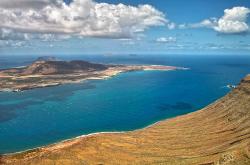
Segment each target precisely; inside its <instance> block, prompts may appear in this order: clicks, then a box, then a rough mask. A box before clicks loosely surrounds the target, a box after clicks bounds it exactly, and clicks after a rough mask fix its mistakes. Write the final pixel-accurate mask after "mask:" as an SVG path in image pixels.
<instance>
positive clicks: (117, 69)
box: [0, 60, 185, 92]
mask: <svg viewBox="0 0 250 165" xmlns="http://www.w3.org/2000/svg"><path fill="white" fill-rule="evenodd" d="M176 69H185V68H181V67H174V66H160V65H105V64H95V63H90V62H87V61H80V60H78V61H77V60H76V61H55V60H48V61H46V60H38V61H35V62H34V63H32V64H31V65H29V66H25V67H19V68H10V69H4V70H0V91H15V92H18V91H22V90H27V89H33V88H42V87H48V86H57V85H60V84H67V83H76V82H81V81H84V80H88V79H105V78H109V77H112V76H115V75H117V74H119V73H122V72H131V71H140V70H145V71H146V70H164V71H168V70H176Z"/></svg>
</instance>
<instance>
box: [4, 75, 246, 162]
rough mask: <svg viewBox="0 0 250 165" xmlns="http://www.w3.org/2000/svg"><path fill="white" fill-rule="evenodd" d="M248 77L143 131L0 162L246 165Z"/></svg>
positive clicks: (52, 147) (83, 140)
mask: <svg viewBox="0 0 250 165" xmlns="http://www.w3.org/2000/svg"><path fill="white" fill-rule="evenodd" d="M249 119H250V75H248V76H247V77H245V78H244V79H243V80H242V81H241V83H240V84H239V85H238V86H237V87H236V88H235V89H232V91H231V92H230V93H229V94H227V95H226V96H224V97H223V98H221V99H219V100H217V101H215V102H214V103H212V104H211V105H208V106H207V107H205V108H203V109H201V110H200V111H197V112H193V113H190V114H187V115H183V116H178V117H176V118H173V119H167V120H164V121H161V122H158V123H156V124H154V125H151V126H149V127H147V128H144V129H140V130H135V131H130V132H121V133H99V134H92V135H87V136H81V137H77V138H75V139H71V140H66V141H63V142H59V143H57V144H52V145H49V146H45V147H41V148H37V149H32V150H28V151H24V152H20V153H15V154H7V155H2V156H0V164H1V163H2V164H6V165H8V164H13V165H14V164H22V165H28V164H30V165H31V164H36V165H54V164H72V165H76V164H79V165H82V164H167V165H175V164H176V165H177V164H178V165H236V164H237V165H249V164H250V120H249Z"/></svg>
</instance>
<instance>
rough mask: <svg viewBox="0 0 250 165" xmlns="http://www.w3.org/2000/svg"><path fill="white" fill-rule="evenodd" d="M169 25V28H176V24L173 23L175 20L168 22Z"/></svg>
mask: <svg viewBox="0 0 250 165" xmlns="http://www.w3.org/2000/svg"><path fill="white" fill-rule="evenodd" d="M167 27H168V29H169V30H173V29H175V28H176V24H175V23H173V22H170V23H169V24H167Z"/></svg>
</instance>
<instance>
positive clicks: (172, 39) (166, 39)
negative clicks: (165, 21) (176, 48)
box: [156, 37, 176, 43]
mask: <svg viewBox="0 0 250 165" xmlns="http://www.w3.org/2000/svg"><path fill="white" fill-rule="evenodd" d="M156 42H159V43H171V42H176V38H175V37H160V38H157V39H156Z"/></svg>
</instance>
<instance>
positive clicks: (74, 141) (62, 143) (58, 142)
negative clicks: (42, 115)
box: [0, 98, 220, 156]
mask: <svg viewBox="0 0 250 165" xmlns="http://www.w3.org/2000/svg"><path fill="white" fill-rule="evenodd" d="M218 100H220V98H219V99H218ZM216 101H217V100H216ZM216 101H215V102H216ZM209 105H210V104H208V105H207V106H209ZM205 107H206V106H205ZM201 110H202V109H198V110H196V111H193V112H189V113H187V114H183V115H178V116H174V117H170V118H165V119H161V120H159V121H155V122H152V124H148V125H146V126H143V127H141V128H137V129H133V130H129V131H113V132H112V131H107V132H105V131H101V132H94V133H89V134H82V135H79V136H76V137H72V138H68V139H65V140H59V141H57V142H54V143H51V144H47V145H43V146H41V147H34V148H30V149H26V150H22V151H17V152H11V153H4V154H0V156H11V155H15V154H22V153H25V152H29V151H34V150H39V149H49V148H53V147H55V146H58V145H62V146H61V147H59V148H63V147H66V146H67V145H64V143H70V142H71V143H76V142H78V140H82V139H84V138H87V137H92V136H96V135H102V134H104V135H106V134H125V133H131V132H135V131H143V130H145V129H148V128H151V127H153V126H155V125H157V124H160V123H161V122H165V121H167V120H171V119H173V118H177V117H182V116H185V115H188V114H191V113H195V112H198V111H201Z"/></svg>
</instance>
